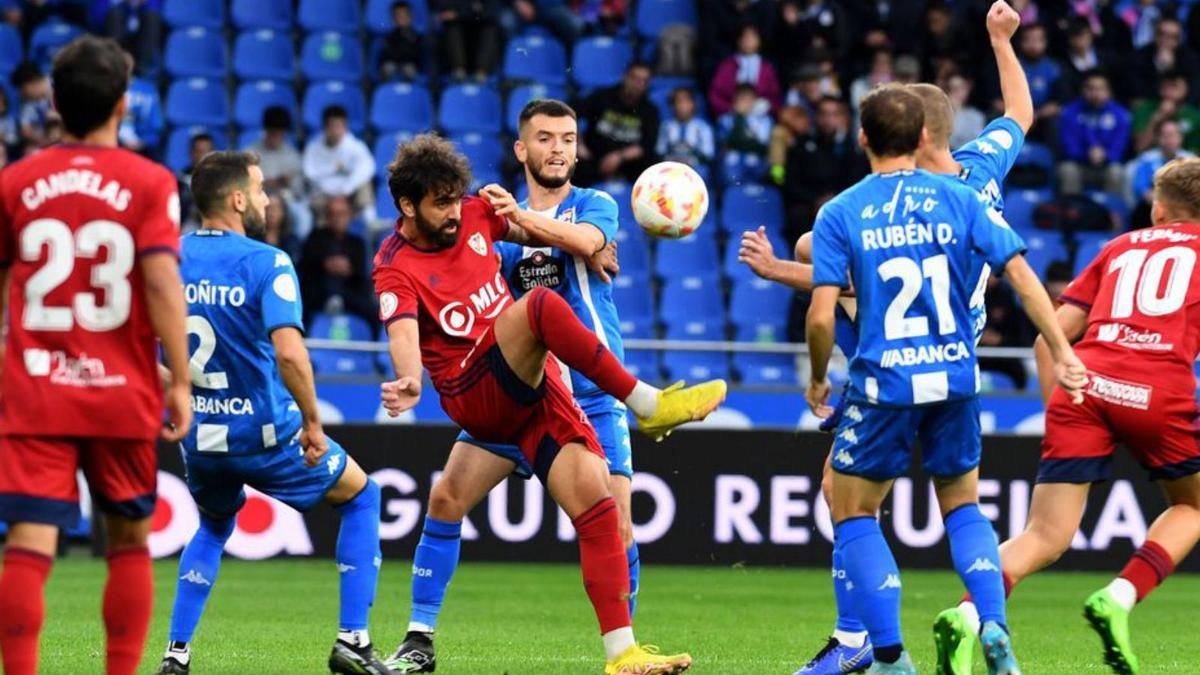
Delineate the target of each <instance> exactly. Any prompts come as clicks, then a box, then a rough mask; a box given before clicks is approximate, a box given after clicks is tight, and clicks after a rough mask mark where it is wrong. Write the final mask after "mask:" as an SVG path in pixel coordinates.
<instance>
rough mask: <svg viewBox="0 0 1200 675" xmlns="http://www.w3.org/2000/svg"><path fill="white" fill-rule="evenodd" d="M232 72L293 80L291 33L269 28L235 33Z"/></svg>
mask: <svg viewBox="0 0 1200 675" xmlns="http://www.w3.org/2000/svg"><path fill="white" fill-rule="evenodd" d="M233 73H234V75H237V76H238V77H239V78H241V79H243V80H259V79H265V80H283V81H287V82H293V81H294V80H295V79H296V53H295V51H294V50H293V48H292V38H291V36H289V35H288V33H286V32H281V31H276V30H271V29H269V28H262V29H259V30H254V31H247V32H245V33H242V34H240V35H238V36H237V39H236V40H234V42H233ZM293 86H294V85H293Z"/></svg>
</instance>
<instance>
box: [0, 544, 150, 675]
mask: <svg viewBox="0 0 1200 675" xmlns="http://www.w3.org/2000/svg"><path fill="white" fill-rule="evenodd" d="M53 564H54V559H53V558H51V557H50V556H47V555H42V554H41V553H37V552H35V551H30V550H28V549H23V548H13V547H9V548H7V549H5V551H4V570H3V572H2V573H0V654H2V655H3V657H4V672H5V673H7V674H8V675H36V674H37V663H38V635H39V633H40V632H41V630H42V621H43V619H44V618H45V616H46V604H45V600H44V598H43V595H42V590H43V589H44V588H45V586H46V577H48V576H50V566H51V565H53ZM130 672H132V671H130Z"/></svg>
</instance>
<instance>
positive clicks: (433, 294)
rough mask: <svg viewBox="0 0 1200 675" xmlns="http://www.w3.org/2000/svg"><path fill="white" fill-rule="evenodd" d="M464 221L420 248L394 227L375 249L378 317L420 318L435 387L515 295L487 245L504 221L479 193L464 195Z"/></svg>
mask: <svg viewBox="0 0 1200 675" xmlns="http://www.w3.org/2000/svg"><path fill="white" fill-rule="evenodd" d="M461 222H462V224H461V225H460V227H459V232H458V241H457V242H456V243H455V244H454V245H453V246H451V247H449V248H445V249H438V250H428V249H422V248H418V247H417V246H415V245H413V243H412V242H410V241H408V240H407V239H405V238H404V235H402V234H400V229H399V228H398V227H397V228H396V231H395V232H392V234H391V235H389V236H388V237H387V238H386V239H384V240H383V244H381V245H380V247H379V252H378V253H376V254H375V271H374V279H375V292H376V293H378V294H379V319H380V320H381V321H383V322H384V325H387V324H390V323H391V322H393V321H396V320H398V319H403V318H415V319H416V320H417V326H418V330H419V331H420V335H421V363H422V364H424V366H425V369H426V370H428V371H429V377H430V379H432V380H433V386H434V388H435V389H438V391H439V392H440V391H442V390H441V388H440V387H439V383H440V382H442V380H443V379H444V378H445V377H447V376H449V375H450V373H451V371H452V370H454V369H457V368H458V367H459V364H460V362H461V361H462V359H463V358H464V357H465V356H466V355H467V353H468V352H470V351H471V349H472V348H474V347H475V344H476V342H477V341H478V340H479V339H480V338H481V337H483V336H484V335H485V334H486V333H487V332H488V330H490V329H491V327H492V323H493V322H495V320H496V317H497V316H499V315H500V312H502V311H504V309H505V308H506V307H508V306H509V305H511V304H512V302H513V297H512V295H511V294H510V293H509V291H508V284H506V283H505V282H504V275H503V274H502V273H501V271H500V261H499V259H498V258H497V256H496V253H495V251H494V250H493V248H492V243H493V242H496V241H499V240H501V239H503V238H504V236H505V235H506V234H507V233H508V222H507V221H506V220H505V219H504V218H499V217H497V216H496V214H495V213H493V212H492V207H491V206H490V205H489V204H488V203H487V202H486V201H485V200H483V199H480V198H478V197H466V198H464V199H463V204H462V216H461Z"/></svg>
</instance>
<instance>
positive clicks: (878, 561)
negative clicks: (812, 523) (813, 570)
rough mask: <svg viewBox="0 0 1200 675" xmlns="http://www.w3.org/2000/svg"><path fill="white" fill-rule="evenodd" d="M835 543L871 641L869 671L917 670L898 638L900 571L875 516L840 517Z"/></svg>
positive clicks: (898, 672) (907, 672)
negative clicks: (871, 658) (841, 518)
mask: <svg viewBox="0 0 1200 675" xmlns="http://www.w3.org/2000/svg"><path fill="white" fill-rule="evenodd" d="M834 545H835V546H836V547H837V548H838V549H839V553H840V554H841V557H842V560H843V561H844V562H845V565H846V575H847V577H848V579H849V581H850V582H851V583H853V584H854V589H853V591H852V593H853V596H852V597H853V604H854V607H855V608H856V609H857V610H858V612H859V616H860V617H861V619H862V622H863V624H864V625H866V627H867V630H868V631H869V632H870V634H871V642H872V643H873V653H874V663H873V664H871V669H870V670H868V671H867V672H868V673H895V674H905V675H907V674H909V673H916V670H915V669H914V668H913V666H912V661H911V659H909V657H908V653H907V652H905V651H904V643H903V641H902V640H901V637H900V570H899V568H898V567H897V566H896V559H895V558H894V557H893V556H892V551H891V549H889V548H888V545H887V540H885V539H884V538H883V531H882V530H880V529H879V521H877V520H875V517H874V516H859V517H851V518H846V519H843V520H842V521H841V522H839V523H838V524H837V525H836V527H835V529H834Z"/></svg>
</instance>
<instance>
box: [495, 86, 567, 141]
mask: <svg viewBox="0 0 1200 675" xmlns="http://www.w3.org/2000/svg"><path fill="white" fill-rule="evenodd" d="M535 98H556V99H558V100H560V101H563V100H566V98H567V90H566V88H564V87H561V86H553V87H549V86H546V85H544V84H522V85H520V86H518V87H517V88H515V89H513V90H512V91H511V92H509V94H508V102H507V103H506V104H505V111H506V112H505V115H504V125H505V126H504V128H505V130H507V131H511V132H514V133H515V132H516V131H517V122H518V120H519V119H520V117H521V110H522V109H523V108H524V107H525V104H526V103H529V102H530V101H532V100H533V99H535Z"/></svg>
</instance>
